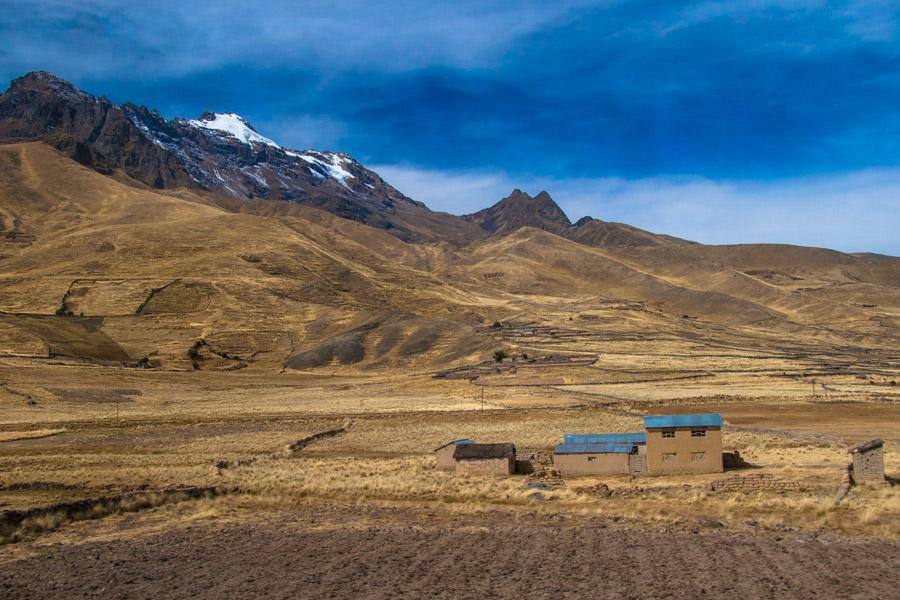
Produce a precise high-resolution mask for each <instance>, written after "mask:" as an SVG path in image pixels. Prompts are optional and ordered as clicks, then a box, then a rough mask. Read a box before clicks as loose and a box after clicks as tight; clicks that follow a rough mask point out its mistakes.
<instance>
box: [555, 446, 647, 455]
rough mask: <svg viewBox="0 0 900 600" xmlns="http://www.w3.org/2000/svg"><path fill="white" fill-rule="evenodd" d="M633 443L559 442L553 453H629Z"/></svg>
mask: <svg viewBox="0 0 900 600" xmlns="http://www.w3.org/2000/svg"><path fill="white" fill-rule="evenodd" d="M633 448H634V444H560V445H559V446H557V447H556V448H554V449H553V453H554V454H631V451H632V449H633Z"/></svg>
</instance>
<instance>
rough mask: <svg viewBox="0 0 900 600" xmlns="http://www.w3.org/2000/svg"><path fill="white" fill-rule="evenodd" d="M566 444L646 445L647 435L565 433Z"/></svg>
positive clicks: (641, 432)
mask: <svg viewBox="0 0 900 600" xmlns="http://www.w3.org/2000/svg"><path fill="white" fill-rule="evenodd" d="M563 442H565V443H566V444H616V443H630V444H646V443H647V434H646V433H644V432H643V431H637V432H634V433H567V434H566V435H565V436H563Z"/></svg>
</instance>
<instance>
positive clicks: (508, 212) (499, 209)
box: [463, 189, 691, 247]
mask: <svg viewBox="0 0 900 600" xmlns="http://www.w3.org/2000/svg"><path fill="white" fill-rule="evenodd" d="M463 218H464V219H466V220H467V221H471V222H472V223H476V224H478V226H479V227H481V228H482V229H483V230H484V231H485V232H487V233H488V234H490V235H507V234H509V233H512V232H514V231H516V230H518V229H521V228H522V227H534V228H535V229H540V230H542V231H549V232H551V233H555V234H556V235H559V236H562V237H565V238H568V239H570V240H573V241H576V242H578V243H581V244H585V245H588V246H597V247H613V246H628V247H638V246H640V247H647V246H670V245H675V244H690V243H691V242H687V241H686V240H681V239H678V238H675V237H671V236H665V235H658V234H653V233H650V232H648V231H643V230H642V229H638V228H637V227H632V226H631V225H625V224H623V223H610V222H607V221H600V220H598V219H593V218H591V217H582V218H581V219H579V220H578V222H576V223H574V224H573V223H572V222H571V221H570V220H569V217H567V216H566V213H565V212H563V210H562V209H561V208H560V207H559V205H558V204H557V203H556V202H555V201H554V200H553V198H551V197H550V194H548V193H547V192H545V191H544V192H540V193H539V194H538V195H537V196H534V197H531V196H529V195H528V194H526V193H525V192H523V191H522V190H519V189H515V190H513V191H512V193H511V194H510V195H509V196H507V197H506V198H503V199H502V200H500V201H499V202H497V203H496V204H494V205H493V206H491V207H490V208H485V209H483V210H480V211H478V212H476V213H472V214H469V215H465V216H463Z"/></svg>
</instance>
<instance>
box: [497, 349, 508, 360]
mask: <svg viewBox="0 0 900 600" xmlns="http://www.w3.org/2000/svg"><path fill="white" fill-rule="evenodd" d="M508 356H509V355H508V354H507V353H506V351H505V350H497V351H496V352H494V360H495V361H497V362H503V359H504V358H507V357H508Z"/></svg>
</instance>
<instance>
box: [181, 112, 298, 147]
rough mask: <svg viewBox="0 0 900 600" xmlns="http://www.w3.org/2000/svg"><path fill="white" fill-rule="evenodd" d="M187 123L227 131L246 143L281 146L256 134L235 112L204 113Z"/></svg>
mask: <svg viewBox="0 0 900 600" xmlns="http://www.w3.org/2000/svg"><path fill="white" fill-rule="evenodd" d="M188 123H190V124H191V125H193V126H194V127H202V128H204V129H212V130H214V131H221V132H224V133H227V134H229V135H231V136H234V137H236V138H237V139H238V140H240V141H241V142H243V143H245V144H248V145H249V144H250V143H251V142H255V143H257V144H265V145H267V146H272V147H274V148H281V146H279V145H278V144H276V143H275V142H273V141H272V140H270V139H269V138H267V137H265V136H262V135H260V134H258V133H257V132H256V130H254V129H253V127H251V126H250V124H249V123H247V121H245V120H244V117H242V116H240V115H237V114H235V113H206V114H204V115H203V116H202V117H200V119H191V120H190V121H188Z"/></svg>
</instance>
